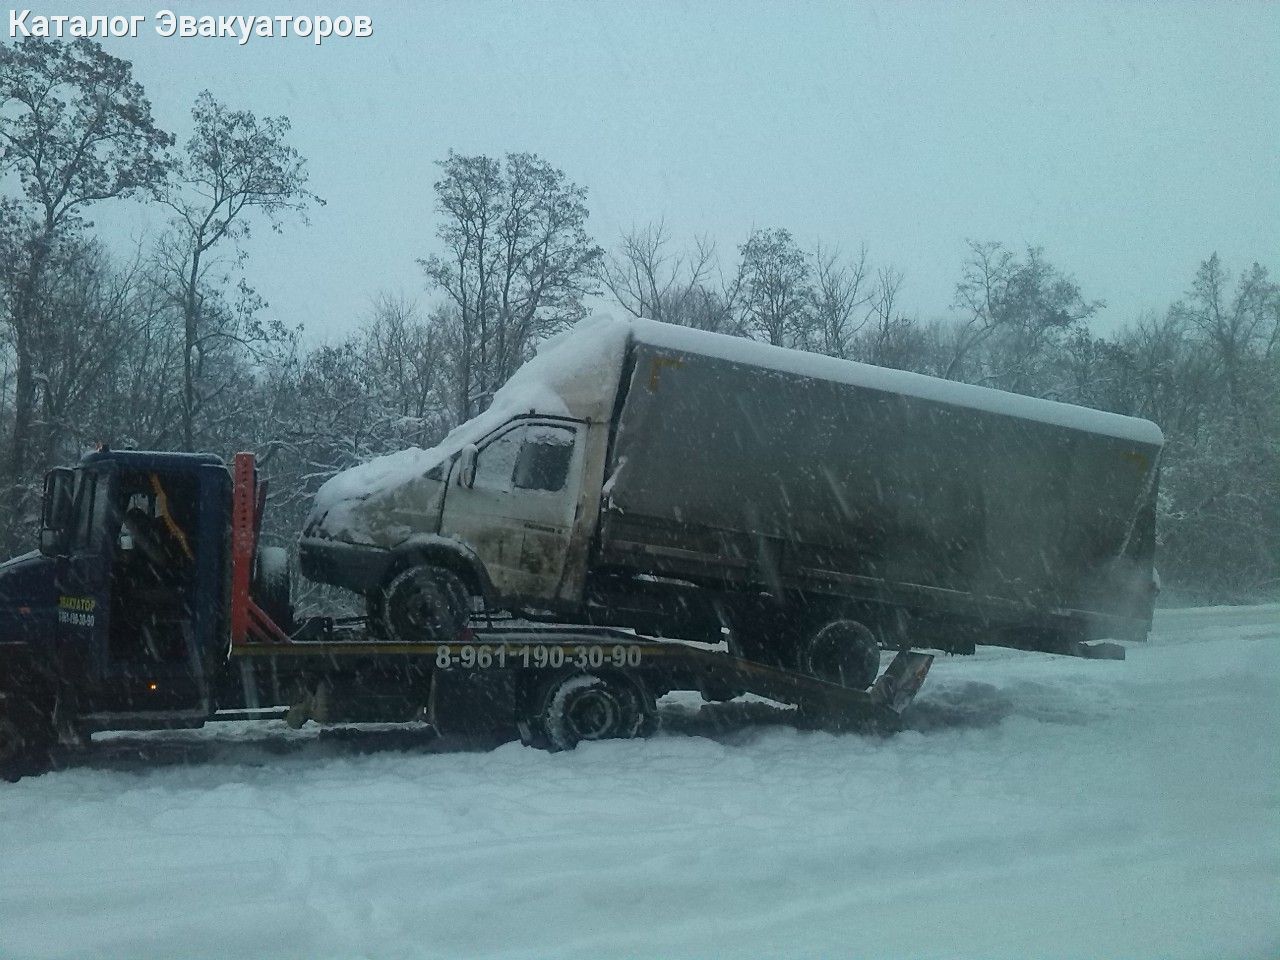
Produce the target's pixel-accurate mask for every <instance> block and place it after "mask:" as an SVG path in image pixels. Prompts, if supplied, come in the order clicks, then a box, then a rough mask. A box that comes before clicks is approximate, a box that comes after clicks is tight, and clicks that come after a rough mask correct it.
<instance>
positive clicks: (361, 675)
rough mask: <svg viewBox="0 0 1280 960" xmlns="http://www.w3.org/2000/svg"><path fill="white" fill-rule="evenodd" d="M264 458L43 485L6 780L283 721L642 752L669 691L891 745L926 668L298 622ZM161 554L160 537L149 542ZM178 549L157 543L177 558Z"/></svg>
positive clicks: (24, 578) (602, 637)
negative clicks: (135, 744)
mask: <svg viewBox="0 0 1280 960" xmlns="http://www.w3.org/2000/svg"><path fill="white" fill-rule="evenodd" d="M265 505H266V484H265V482H262V481H260V480H259V479H258V475H257V465H256V462H255V458H254V456H253V455H252V454H249V453H240V454H236V456H235V458H234V462H233V465H232V469H231V470H230V471H228V469H227V467H226V465H225V464H224V463H223V461H221V460H220V459H219V458H217V457H215V456H212V455H207V454H176V453H157V452H145V451H112V450H101V451H99V452H97V453H93V454H89V455H88V456H86V457H85V458H84V459H83V460H82V461H81V463H80V465H79V466H77V467H76V468H74V469H67V468H59V469H58V470H54V471H51V472H50V474H49V475H48V476H47V477H46V481H45V497H44V505H43V515H42V524H41V546H40V550H39V551H38V552H33V553H31V554H27V555H25V556H23V557H18V558H15V559H14V560H11V561H9V562H8V563H5V564H2V565H0V774H3V775H4V776H5V777H6V778H8V779H14V778H16V777H18V776H22V775H23V774H27V773H33V772H38V771H40V770H42V769H44V768H46V767H47V766H48V764H49V761H50V757H51V755H52V753H53V752H54V748H55V747H56V746H57V745H58V744H59V743H61V744H63V745H69V746H75V745H83V744H84V743H86V742H87V740H88V738H89V736H90V735H91V734H92V733H94V732H97V731H106V730H139V729H174V728H194V727H200V726H203V725H204V724H205V723H206V722H209V721H212V720H232V719H247V718H253V717H262V716H269V715H277V716H278V715H281V714H283V715H284V716H285V717H286V718H287V720H288V722H289V723H290V725H292V726H300V725H301V724H303V723H306V722H307V721H308V720H312V721H316V722H318V723H322V724H345V723H359V722H381V723H385V722H402V723H411V722H419V721H423V720H426V721H427V722H428V723H430V724H431V725H432V726H433V727H434V728H435V729H436V731H437V732H439V733H442V734H454V733H475V732H485V733H492V732H507V733H509V734H510V735H511V736H512V737H514V736H516V735H518V736H519V737H520V739H521V740H523V741H524V742H525V743H526V744H528V745H530V746H537V747H543V748H547V749H552V750H558V749H571V748H573V747H574V746H576V745H577V744H578V743H579V742H581V741H583V740H599V739H609V738H621V737H635V736H645V735H648V734H649V733H651V732H653V731H654V730H655V729H656V728H657V725H658V717H657V711H656V701H657V699H658V698H659V697H661V696H663V695H664V694H666V693H668V692H670V691H673V690H692V691H699V692H701V693H702V694H703V695H704V696H705V697H707V698H708V699H717V698H723V696H724V695H725V693H726V692H728V693H730V694H737V693H751V694H756V695H759V696H762V697H766V698H768V699H770V700H774V701H779V702H782V703H786V704H791V705H794V706H795V707H796V708H797V711H796V714H797V716H799V717H803V718H804V722H806V723H808V724H813V725H817V726H823V727H828V728H834V729H872V730H877V731H890V730H892V729H894V728H895V727H896V725H897V722H898V719H899V717H900V715H901V713H902V712H903V710H904V709H905V708H906V707H907V706H908V705H909V704H910V702H911V700H912V699H913V698H914V696H915V694H916V693H917V692H918V690H919V689H920V686H921V684H922V683H923V682H924V679H925V676H926V674H927V673H928V670H929V667H930V665H931V663H932V660H933V658H932V656H930V655H928V654H924V653H919V652H915V651H911V650H905V649H904V650H901V651H899V652H898V653H897V655H896V656H895V658H894V660H893V661H892V662H891V664H890V665H889V667H888V668H887V669H886V670H885V671H884V672H883V673H882V674H881V675H880V676H879V677H878V678H877V679H876V681H875V683H874V684H873V685H872V686H871V687H870V689H868V690H862V689H853V688H850V687H846V686H842V685H841V684H839V683H833V682H830V681H828V680H824V679H820V678H817V677H814V676H810V675H808V674H805V673H802V672H798V671H794V670H787V669H781V668H778V667H775V666H770V665H767V664H764V663H760V662H755V661H753V660H748V659H745V658H743V657H740V656H736V655H734V654H733V653H732V652H730V644H728V643H725V644H721V645H719V646H713V645H709V644H705V643H696V642H691V641H680V640H672V639H666V638H658V637H651V636H645V635H641V634H639V633H635V632H632V631H630V630H627V629H621V628H617V627H599V626H580V625H569V624H547V623H526V622H518V621H513V620H509V619H508V620H500V619H495V618H494V617H493V616H490V615H489V614H488V613H487V612H485V611H476V612H475V613H474V614H473V616H472V618H471V620H470V621H469V622H468V623H467V624H466V625H465V626H464V627H463V628H462V630H461V631H460V632H459V633H458V635H457V636H456V637H453V638H450V639H449V640H448V641H447V642H446V641H443V640H441V639H439V638H435V639H427V638H426V635H425V634H424V639H423V640H422V641H420V642H419V641H409V642H405V641H403V640H398V641H390V640H386V639H383V638H381V637H379V636H377V635H376V634H375V633H374V632H373V631H372V630H371V629H370V628H369V626H368V623H367V621H366V620H365V618H363V617H349V618H338V617H311V618H308V619H307V620H305V621H303V622H300V623H294V617H293V611H292V609H291V606H290V603H289V599H288V591H287V583H288V580H287V570H281V569H280V567H279V565H278V562H277V561H278V557H274V558H273V557H272V556H271V553H270V549H269V548H262V547H261V545H260V543H259V541H260V539H261V538H260V532H261V528H262V517H263V512H264V509H265ZM149 530H150V531H152V533H157V532H158V534H159V535H158V536H152V535H151V534H148V531H149ZM161 545H162V546H161Z"/></svg>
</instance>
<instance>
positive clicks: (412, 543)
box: [379, 537, 496, 607]
mask: <svg viewBox="0 0 1280 960" xmlns="http://www.w3.org/2000/svg"><path fill="white" fill-rule="evenodd" d="M419 565H422V566H432V567H441V568H442V569H445V570H448V571H450V572H451V573H454V574H456V575H457V576H458V577H460V578H461V580H462V582H463V584H464V585H465V586H466V587H467V589H468V590H470V591H471V593H472V595H473V596H477V597H480V598H481V599H482V600H483V601H484V604H485V606H486V607H488V606H490V605H492V603H493V602H494V600H495V599H496V592H495V590H494V588H493V581H492V580H491V579H490V577H489V572H488V571H487V570H486V569H485V566H484V562H483V561H481V559H480V558H479V557H477V556H476V555H475V554H474V553H473V552H472V551H471V550H469V549H468V548H467V547H466V546H465V545H464V544H463V543H461V542H460V541H458V540H453V539H450V538H448V537H415V538H413V539H411V540H408V541H406V542H405V543H403V544H401V545H400V546H398V547H396V548H395V549H394V550H392V551H391V557H390V560H389V562H388V563H387V566H386V568H385V569H384V570H383V573H382V577H381V580H380V584H379V590H380V591H381V590H382V589H385V588H386V587H387V585H388V584H390V583H391V581H392V580H394V579H395V578H396V577H397V576H399V575H400V574H401V573H403V572H404V571H405V570H408V569H409V568H410V567H415V566H419Z"/></svg>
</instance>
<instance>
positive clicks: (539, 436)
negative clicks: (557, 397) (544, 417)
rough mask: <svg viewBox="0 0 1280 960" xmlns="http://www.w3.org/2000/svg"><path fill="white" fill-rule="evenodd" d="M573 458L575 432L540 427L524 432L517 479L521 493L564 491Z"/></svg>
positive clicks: (515, 478)
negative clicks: (570, 461) (527, 491)
mask: <svg viewBox="0 0 1280 960" xmlns="http://www.w3.org/2000/svg"><path fill="white" fill-rule="evenodd" d="M572 456H573V431H572V430H569V429H567V428H565V427H551V426H546V425H542V424H539V425H537V426H531V427H529V428H528V429H527V430H526V431H525V433H524V443H522V444H521V445H520V454H519V456H518V457H516V468H515V474H514V476H513V480H514V482H515V485H516V486H517V487H518V488H520V489H521V490H561V489H563V488H564V482H565V480H566V479H567V478H568V475H569V460H570V458H571V457H572Z"/></svg>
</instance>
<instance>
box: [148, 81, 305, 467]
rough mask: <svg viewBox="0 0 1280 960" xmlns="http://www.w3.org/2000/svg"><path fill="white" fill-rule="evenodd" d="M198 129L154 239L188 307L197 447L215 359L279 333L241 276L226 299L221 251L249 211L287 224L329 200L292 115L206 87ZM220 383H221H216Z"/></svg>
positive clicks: (186, 345) (188, 441)
mask: <svg viewBox="0 0 1280 960" xmlns="http://www.w3.org/2000/svg"><path fill="white" fill-rule="evenodd" d="M191 117H192V120H193V121H194V123H195V132H194V133H193V134H192V135H191V138H190V139H189V140H188V141H187V144H186V149H185V151H184V153H183V155H182V156H181V157H180V158H179V160H178V162H177V164H176V166H175V169H174V173H173V177H172V181H171V185H170V188H169V189H168V190H167V191H166V192H165V194H164V196H163V202H164V203H165V204H166V205H167V206H168V207H169V208H170V209H171V210H173V212H174V214H175V216H174V217H173V220H172V229H171V230H170V232H169V233H168V234H167V235H166V236H165V237H164V238H163V239H162V241H161V243H160V244H159V246H158V250H157V257H158V260H159V262H160V264H161V265H162V268H163V271H164V273H165V275H166V280H165V287H166V289H167V290H168V291H169V292H170V295H171V296H172V297H173V299H174V302H175V303H176V304H177V305H178V307H179V309H180V310H181V312H182V318H183V332H184V342H183V353H182V359H183V367H182V445H183V449H186V450H192V449H194V448H195V432H196V421H197V419H198V418H199V416H200V415H201V412H202V410H203V408H204V406H205V405H206V404H207V402H208V400H209V398H208V397H207V396H204V395H203V394H202V392H201V385H202V382H204V381H205V380H206V373H207V370H206V366H207V364H208V363H209V361H210V358H211V357H212V356H213V355H214V354H215V353H216V351H218V350H219V349H221V348H225V347H226V346H227V344H229V343H234V344H239V345H241V346H248V345H253V344H261V343H263V342H267V341H270V340H272V339H278V338H279V335H280V334H281V332H282V331H280V330H269V329H266V328H264V327H263V326H261V325H260V324H259V323H257V321H256V320H255V319H254V314H255V313H256V310H257V308H258V307H260V306H261V305H262V304H261V301H260V300H258V299H257V298H256V295H255V294H254V293H253V292H252V291H251V290H250V289H249V288H247V287H246V286H244V284H243V282H241V283H240V285H239V297H238V298H237V299H236V300H234V301H228V300H227V299H226V297H225V295H224V288H225V287H226V285H227V284H228V283H229V281H230V280H231V276H232V270H233V268H234V266H235V265H238V264H239V261H240V259H241V258H242V257H243V252H240V253H239V254H238V255H237V257H236V258H234V260H233V267H232V269H229V268H228V264H227V262H226V261H225V259H224V258H219V257H218V256H217V255H216V254H215V251H216V250H217V249H218V248H219V246H220V245H224V244H226V243H230V244H232V245H233V246H236V245H238V244H239V243H241V242H243V241H244V240H246V239H248V237H249V235H250V229H251V223H252V217H251V215H253V214H257V215H259V216H262V217H264V218H265V219H266V221H267V223H268V224H269V225H270V227H271V229H273V230H275V231H277V232H278V231H279V230H281V228H282V226H283V223H284V219H285V217H286V216H288V215H294V216H297V217H298V218H300V219H301V220H302V221H303V222H304V223H305V222H306V219H307V210H308V209H309V207H310V206H311V205H312V204H318V205H323V203H324V201H323V200H321V199H320V198H319V197H317V196H316V195H315V194H313V193H312V192H311V191H310V190H308V189H307V180H308V175H307V169H306V161H304V160H303V159H302V157H301V156H300V155H299V154H298V151H297V150H295V149H294V148H293V147H291V146H289V145H288V144H287V143H286V142H285V138H286V136H287V135H288V133H289V126H290V125H289V120H288V118H286V117H264V118H262V119H259V118H257V117H255V116H254V115H253V114H252V113H249V112H248V111H245V110H231V109H229V108H227V107H226V106H224V105H222V104H221V103H219V102H218V101H216V100H215V99H214V98H213V96H212V95H211V94H210V93H209V92H208V91H207V90H206V91H203V92H202V93H200V95H199V96H197V97H196V102H195V106H194V107H193V108H192V110H191ZM215 389H220V388H215Z"/></svg>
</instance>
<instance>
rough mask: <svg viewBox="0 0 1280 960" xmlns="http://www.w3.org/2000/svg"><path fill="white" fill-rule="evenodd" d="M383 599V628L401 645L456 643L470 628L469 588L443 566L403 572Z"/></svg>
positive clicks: (381, 609)
mask: <svg viewBox="0 0 1280 960" xmlns="http://www.w3.org/2000/svg"><path fill="white" fill-rule="evenodd" d="M380 599H381V601H382V602H381V604H379V607H380V610H379V613H380V615H381V621H382V623H381V626H382V629H383V631H384V632H385V633H386V635H387V637H388V638H389V639H391V640H396V641H399V642H401V643H410V642H413V641H423V640H427V641H436V642H443V641H450V640H456V639H457V637H458V634H460V633H461V632H462V628H463V627H465V626H466V625H467V617H468V610H467V604H468V594H467V589H466V587H465V586H463V584H462V581H461V580H460V579H459V578H458V575H457V574H456V573H454V572H453V571H451V570H445V569H443V568H442V567H429V566H416V567H409V568H408V569H407V570H402V571H400V573H398V574H396V575H395V576H394V577H392V578H391V582H390V583H388V584H387V586H386V588H385V589H384V590H383V591H382V596H381V598H380Z"/></svg>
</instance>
